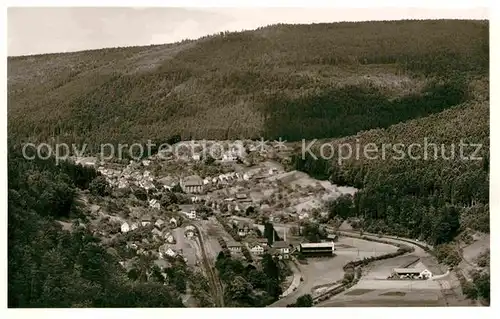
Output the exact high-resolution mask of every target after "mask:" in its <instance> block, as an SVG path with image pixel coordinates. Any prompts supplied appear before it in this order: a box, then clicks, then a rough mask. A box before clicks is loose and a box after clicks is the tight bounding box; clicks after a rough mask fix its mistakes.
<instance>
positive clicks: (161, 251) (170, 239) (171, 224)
mask: <svg viewBox="0 0 500 319" xmlns="http://www.w3.org/2000/svg"><path fill="white" fill-rule="evenodd" d="M149 225H153V226H154V227H153V228H152V229H151V233H152V235H153V240H155V241H157V242H163V244H162V245H161V246H160V247H159V248H158V255H159V257H160V258H166V257H167V256H170V257H175V256H178V255H180V256H182V255H183V252H182V249H176V248H175V244H176V239H175V236H174V234H172V232H171V229H172V228H177V227H178V219H177V218H175V217H172V218H170V220H169V221H168V222H166V221H164V220H163V219H161V218H159V219H157V220H156V221H153V218H152V217H151V216H150V215H145V216H143V218H142V219H141V221H140V222H139V223H131V224H129V223H128V222H125V223H123V224H122V225H121V231H122V233H127V232H129V231H132V230H134V229H137V228H139V227H146V226H149ZM184 235H185V236H186V237H187V238H192V237H193V236H196V227H195V226H193V225H187V226H185V227H184ZM146 241H147V240H145V239H143V242H145V243H146ZM127 247H129V248H132V249H134V250H136V251H137V253H138V254H143V253H144V254H145V253H147V252H146V251H145V250H144V249H142V248H140V247H139V245H137V244H136V243H129V244H127Z"/></svg>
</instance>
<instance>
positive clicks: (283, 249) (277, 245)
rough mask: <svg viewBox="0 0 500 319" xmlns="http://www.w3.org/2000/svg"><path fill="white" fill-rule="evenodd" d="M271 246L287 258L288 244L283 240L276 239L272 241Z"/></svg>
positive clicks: (288, 252)
mask: <svg viewBox="0 0 500 319" xmlns="http://www.w3.org/2000/svg"><path fill="white" fill-rule="evenodd" d="M273 248H274V249H276V251H277V252H278V253H279V254H280V255H281V256H282V257H283V258H284V259H287V258H288V256H289V254H290V245H289V244H288V243H287V242H285V241H277V242H274V243H273Z"/></svg>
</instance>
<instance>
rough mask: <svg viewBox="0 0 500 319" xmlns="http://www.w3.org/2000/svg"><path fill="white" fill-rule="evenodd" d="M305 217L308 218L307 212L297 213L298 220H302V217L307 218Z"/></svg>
mask: <svg viewBox="0 0 500 319" xmlns="http://www.w3.org/2000/svg"><path fill="white" fill-rule="evenodd" d="M307 218H309V214H308V213H301V214H300V215H299V219H300V220H302V219H307Z"/></svg>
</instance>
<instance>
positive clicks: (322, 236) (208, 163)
mask: <svg viewBox="0 0 500 319" xmlns="http://www.w3.org/2000/svg"><path fill="white" fill-rule="evenodd" d="M189 143H194V145H195V146H194V147H191V148H186V151H185V152H184V153H183V152H176V153H175V154H174V153H170V154H169V153H157V154H153V155H151V156H149V157H147V158H144V159H141V160H110V161H101V160H99V159H98V158H97V157H86V158H75V159H74V160H75V162H76V163H78V164H82V165H89V166H93V167H95V168H96V169H97V171H98V172H99V173H100V174H101V176H100V177H99V178H98V180H99V182H94V184H95V185H94V187H93V188H91V189H90V191H85V192H82V194H81V201H82V202H83V204H84V205H85V206H86V207H88V214H89V216H90V220H91V222H90V223H87V224H86V227H89V228H90V230H91V231H92V233H93V234H94V235H96V236H97V237H99V238H101V240H102V243H103V244H104V245H105V246H106V247H108V251H109V252H110V253H112V254H113V255H115V256H116V257H117V258H118V259H119V260H120V264H121V265H122V267H124V268H125V269H126V271H127V273H128V274H129V277H131V278H138V277H141V276H142V277H143V280H148V279H149V278H150V277H151V276H155V274H156V275H158V276H163V277H164V278H167V273H169V274H170V275H169V276H172V272H173V270H171V269H177V270H175V271H179V273H180V274H181V275H179V276H184V277H185V279H183V280H185V281H186V282H187V283H185V284H180V286H184V288H182V289H181V291H182V292H183V295H184V299H183V301H184V303H185V304H186V306H219V307H222V306H227V298H228V297H227V291H226V290H229V291H232V290H231V289H234V290H237V289H236V288H235V287H232V286H231V285H233V283H232V282H233V281H235V279H234V277H231V278H230V279H228V277H227V276H229V275H225V274H223V273H222V271H223V269H225V268H224V267H226V266H225V265H226V264H224V262H227V260H222V259H223V258H228V260H229V259H231V260H239V262H240V264H242V265H244V266H245V267H247V268H248V267H251V269H254V270H255V271H259V269H262V268H263V267H265V265H266V262H267V261H264V259H266V258H271V259H272V260H274V262H275V263H276V265H277V267H278V268H279V269H280V275H279V279H276V280H278V281H279V283H278V285H279V293H276V294H275V296H273V297H269V298H267V299H266V301H263V302H262V305H263V306H266V305H267V306H275V307H286V306H291V305H294V304H298V303H310V304H311V305H312V304H317V305H318V306H328V305H340V304H342V303H345V304H349V303H350V302H351V303H352V302H355V303H357V302H360V298H361V299H362V300H364V301H362V302H361V304H362V303H363V302H367V304H368V305H370V304H372V305H417V304H418V305H442V304H443V303H451V304H459V303H461V302H464V301H463V299H464V298H462V297H461V296H460V292H459V290H458V287H459V286H460V283H459V280H458V279H457V277H456V276H455V275H454V274H453V273H450V271H449V270H448V269H446V267H444V266H442V265H438V264H437V262H436V261H435V260H434V259H433V258H432V257H431V256H430V255H429V254H428V253H427V251H426V250H425V249H423V248H425V247H423V246H422V245H425V244H423V243H419V242H418V241H407V242H403V241H402V240H401V239H398V238H395V237H388V236H384V238H382V237H381V236H376V235H373V234H363V231H362V230H361V231H360V230H356V229H355V228H353V227H352V226H351V223H350V222H352V221H348V220H340V219H336V218H331V216H330V214H329V210H328V203H329V202H331V201H335V200H336V199H338V198H339V197H343V196H347V197H351V196H353V195H354V194H355V193H356V191H357V190H356V189H355V188H352V187H341V186H336V185H333V184H331V183H330V182H329V181H320V180H316V179H314V178H312V177H310V176H309V175H307V174H306V173H303V172H300V171H296V170H293V166H292V165H291V162H292V157H291V155H292V152H291V150H290V149H291V147H290V148H286V147H283V145H284V144H283V143H281V144H280V145H278V146H279V147H278V146H277V145H272V143H270V144H269V145H266V146H263V145H262V144H260V145H258V143H257V142H255V141H251V140H248V141H243V142H240V144H238V145H239V147H238V149H237V150H235V149H231V145H234V143H233V142H231V141H226V142H222V144H223V145H224V146H225V148H226V150H221V152H220V153H218V154H216V156H211V155H208V156H207V155H206V154H203V153H202V152H201V151H196V150H197V149H199V148H197V144H196V143H197V142H189ZM191 146H192V145H191ZM283 148H284V149H283ZM192 150H195V152H193V151H192ZM61 223H62V224H63V226H65V227H68V228H69V227H71V224H69V223H65V222H61ZM224 256H226V257H224ZM368 261H370V262H372V261H373V263H371V264H370V265H369V266H366V267H361V266H364V265H367V264H368ZM179 265H180V266H179ZM221 265H222V266H221ZM263 265H264V266H263ZM179 267H180V268H179ZM221 267H222V268H221ZM227 267H229V266H227ZM181 268H182V269H181ZM236 268H237V267H236ZM168 269H170V272H169V270H168ZM179 269H181V270H179ZM249 269H250V268H249ZM232 276H234V274H233V275H232ZM189 278H191V279H189ZM193 278H194V279H193ZM200 278H205V279H204V280H206V285H205V286H206V287H205V288H204V289H205V292H206V293H205V294H203V293H201V292H200V291H201V290H203V289H202V288H200V287H199V286H197V285H201V284H200V282H201V279H200ZM237 278H239V277H237ZM440 278H442V279H440ZM267 279H269V278H267ZM265 280H266V279H264V281H265ZM256 287H259V284H257V283H256V284H253V286H252V285H250V288H245V289H250V290H259V289H258V288H256ZM262 287H264V284H262ZM262 287H261V289H262V290H266V288H262ZM238 289H243V288H238ZM198 290H200V291H198ZM253 293H255V294H256V296H258V295H259V293H258V292H255V291H253ZM268 293H269V292H268ZM233 294H234V293H233ZM269 294H271V295H272V294H273V293H269ZM304 296H307V297H304ZM225 300H226V301H225Z"/></svg>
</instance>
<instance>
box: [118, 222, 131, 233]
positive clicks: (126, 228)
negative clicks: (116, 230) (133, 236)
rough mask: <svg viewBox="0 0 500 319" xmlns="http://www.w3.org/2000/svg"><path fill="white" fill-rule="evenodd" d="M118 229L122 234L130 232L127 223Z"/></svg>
mask: <svg viewBox="0 0 500 319" xmlns="http://www.w3.org/2000/svg"><path fill="white" fill-rule="evenodd" d="M120 228H121V231H122V233H126V232H128V231H130V225H129V224H128V223H127V222H125V223H123V224H122V226H121V227H120Z"/></svg>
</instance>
